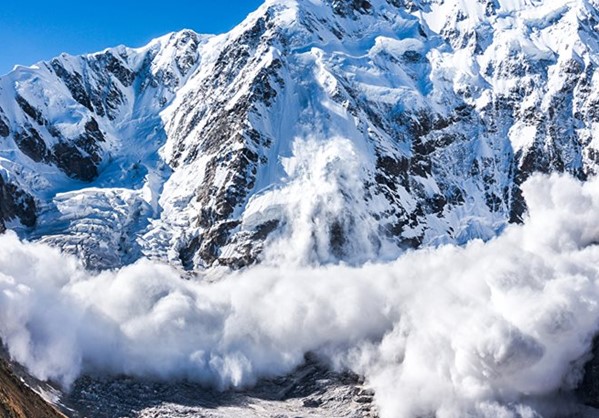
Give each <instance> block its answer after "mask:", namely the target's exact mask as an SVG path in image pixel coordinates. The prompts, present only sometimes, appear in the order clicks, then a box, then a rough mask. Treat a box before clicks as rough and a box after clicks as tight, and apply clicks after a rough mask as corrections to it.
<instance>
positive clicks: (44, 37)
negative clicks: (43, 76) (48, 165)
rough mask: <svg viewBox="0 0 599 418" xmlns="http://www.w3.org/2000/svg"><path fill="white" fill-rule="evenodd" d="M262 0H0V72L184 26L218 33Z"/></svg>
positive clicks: (129, 43) (134, 41) (142, 40)
mask: <svg viewBox="0 0 599 418" xmlns="http://www.w3.org/2000/svg"><path fill="white" fill-rule="evenodd" d="M262 2H263V0H217V1H213V0H160V1H156V0H147V1H142V0H101V1H85V0H78V1H77V0H58V1H48V0H27V1H23V0H2V1H1V6H0V74H5V73H7V72H9V71H10V70H11V69H12V67H13V66H14V65H15V64H21V65H31V64H33V63H35V62H37V61H40V60H47V59H50V58H52V57H54V56H56V55H58V54H60V53H61V52H68V53H70V54H82V53H86V52H95V51H99V50H102V49H104V48H107V47H110V46H115V45H119V44H124V45H127V46H132V47H137V46H142V45H144V44H145V43H147V42H148V41H149V40H151V39H152V38H155V37H157V36H160V35H163V34H165V33H168V32H172V31H176V30H180V29H183V28H188V29H194V30H196V31H197V32H201V33H222V32H226V31H227V30H229V29H231V28H232V27H234V26H235V25H236V24H237V23H239V22H241V20H243V18H244V17H245V16H247V14H248V13H250V12H251V11H253V10H255V9H256V8H258V6H260V4H262Z"/></svg>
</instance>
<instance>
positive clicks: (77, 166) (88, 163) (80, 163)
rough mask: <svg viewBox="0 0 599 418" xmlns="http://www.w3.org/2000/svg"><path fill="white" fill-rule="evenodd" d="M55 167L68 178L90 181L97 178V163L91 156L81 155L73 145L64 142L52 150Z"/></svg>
mask: <svg viewBox="0 0 599 418" xmlns="http://www.w3.org/2000/svg"><path fill="white" fill-rule="evenodd" d="M52 151H53V153H54V157H55V159H56V165H57V166H58V168H60V169H61V170H62V171H64V172H65V173H66V174H67V175H68V176H69V177H72V178H75V179H78V180H83V181H92V180H93V179H95V178H96V177H97V176H98V167H97V166H96V164H97V161H95V160H96V159H95V158H94V157H92V156H89V155H87V156H86V155H83V154H82V153H81V151H80V150H79V149H78V148H77V147H76V146H74V145H72V144H70V143H66V142H59V143H58V144H56V145H54V147H53V148H52Z"/></svg>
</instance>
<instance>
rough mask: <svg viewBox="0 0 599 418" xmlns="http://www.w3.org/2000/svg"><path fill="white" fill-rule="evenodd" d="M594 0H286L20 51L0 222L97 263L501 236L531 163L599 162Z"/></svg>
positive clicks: (332, 256)
mask: <svg viewBox="0 0 599 418" xmlns="http://www.w3.org/2000/svg"><path fill="white" fill-rule="evenodd" d="M597 6H598V5H597V4H596V2H594V1H591V0H575V1H565V0H564V1H561V0H560V1H555V2H551V3H549V2H533V1H528V0H514V1H507V0H487V1H482V0H481V1H478V2H477V1H473V2H469V3H468V4H467V5H464V3H463V2H461V1H457V0H447V1H437V0H430V1H426V0H419V1H417V0H359V1H336V0H321V1H308V0H268V1H267V2H266V3H265V4H264V5H263V6H262V7H260V9H259V10H257V11H256V12H255V13H253V14H251V15H250V16H249V17H248V18H247V19H246V20H245V21H244V22H242V23H241V24H240V25H239V26H238V27H236V28H235V29H233V30H232V31H231V32H229V33H227V34H223V35H219V36H203V35H197V34H196V33H194V32H191V31H182V32H179V33H174V34H170V35H167V36H165V37H163V38H159V39H157V40H155V41H153V42H151V43H150V44H149V45H148V46H146V47H143V48H139V49H130V48H125V47H117V48H112V49H108V50H106V51H103V52H101V53H97V54H92V55H88V56H81V57H71V56H66V55H63V56H61V57H58V58H56V59H54V60H52V61H51V62H48V63H40V64H38V65H37V66H35V67H32V68H17V69H16V70H15V71H13V72H12V73H10V74H9V75H7V76H5V77H3V78H2V79H0V179H1V181H0V195H1V196H2V197H3V198H2V200H1V203H0V220H2V224H5V225H7V226H8V227H10V228H14V229H17V230H18V231H20V233H21V234H22V235H24V236H26V237H28V238H31V239H39V240H43V241H46V242H50V243H52V244H54V245H57V246H60V247H62V248H64V249H65V250H66V251H70V252H75V253H79V254H81V255H82V256H84V257H85V258H86V260H87V261H88V264H89V265H90V266H91V267H93V268H109V267H114V266H118V265H123V264H127V263H130V262H132V261H134V260H136V259H138V258H140V257H142V256H145V257H150V258H160V259H164V260H168V261H169V262H171V263H173V264H176V265H179V266H180V267H181V268H184V269H188V270H196V269H200V268H205V267H211V266H217V265H226V266H230V267H233V268H239V267H243V266H245V265H248V264H251V263H255V262H257V261H266V262H269V261H273V260H275V261H276V260H281V259H285V260H286V261H290V262H296V263H330V262H333V263H334V262H338V261H340V260H344V261H349V262H351V263H361V262H364V261H367V260H372V259H381V258H390V257H394V256H395V255H397V254H398V253H399V252H401V251H402V250H403V249H405V248H410V247H417V246H423V245H437V244H441V243H448V242H454V243H459V244H461V243H464V242H467V241H468V240H470V239H473V238H483V239H488V238H490V237H492V236H494V235H495V234H497V233H498V232H499V231H501V229H502V228H503V227H504V226H505V225H506V223H508V222H518V221H519V220H520V219H521V218H522V216H523V214H524V213H525V209H526V208H525V207H524V204H523V201H522V198H521V196H520V190H519V185H520V184H521V183H522V182H523V181H524V180H525V179H526V178H528V177H529V176H530V175H531V174H532V173H534V172H538V171H540V172H556V171H557V172H568V173H571V174H573V175H575V176H577V177H579V178H581V179H584V178H585V177H587V176H589V175H593V174H595V173H596V172H597V169H598V162H599V154H598V151H597V150H598V149H599V142H598V140H599V138H598V137H597V135H598V133H597V132H598V131H597V125H596V124H597V123H598V122H599V112H598V111H597V109H599V81H598V79H597V76H596V73H597V72H596V71H595V69H596V66H597V65H598V64H599V35H597V34H598V29H599V27H598V25H599V13H598V11H597ZM290 249H292V250H290Z"/></svg>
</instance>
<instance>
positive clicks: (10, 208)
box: [0, 175, 37, 232]
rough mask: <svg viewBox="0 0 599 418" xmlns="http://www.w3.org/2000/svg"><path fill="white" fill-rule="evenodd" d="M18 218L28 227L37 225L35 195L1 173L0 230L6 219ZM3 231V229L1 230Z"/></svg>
mask: <svg viewBox="0 0 599 418" xmlns="http://www.w3.org/2000/svg"><path fill="white" fill-rule="evenodd" d="M13 219H18V220H19V221H20V222H21V224H23V225H24V226H27V227H30V228H31V227H33V226H35V223H36V221H37V208H36V204H35V200H34V199H33V197H32V196H31V195H30V194H28V193H26V192H25V191H23V190H21V189H20V188H19V187H17V186H16V185H14V184H12V183H8V182H6V180H4V178H3V177H2V176H1V175H0V230H1V229H3V227H4V224H3V223H4V222H5V221H10V220H13ZM0 232H3V231H0Z"/></svg>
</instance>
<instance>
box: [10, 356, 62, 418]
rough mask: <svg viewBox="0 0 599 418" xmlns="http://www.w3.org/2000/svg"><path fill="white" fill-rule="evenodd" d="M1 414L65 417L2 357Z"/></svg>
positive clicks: (17, 417)
mask: <svg viewBox="0 0 599 418" xmlns="http://www.w3.org/2000/svg"><path fill="white" fill-rule="evenodd" d="M0 416H2V417H4V418H65V415H63V414H62V413H60V412H58V411H57V410H56V409H55V408H53V407H52V406H50V405H49V404H48V403H46V402H45V401H44V400H43V399H42V398H41V397H40V396H39V395H38V394H36V393H35V392H33V391H32V390H31V389H30V388H28V387H27V386H26V385H25V384H24V383H23V382H22V380H21V379H19V378H18V377H17V376H16V375H15V374H14V373H13V372H12V370H11V369H10V367H9V365H8V363H6V362H5V361H4V360H2V359H0Z"/></svg>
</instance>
